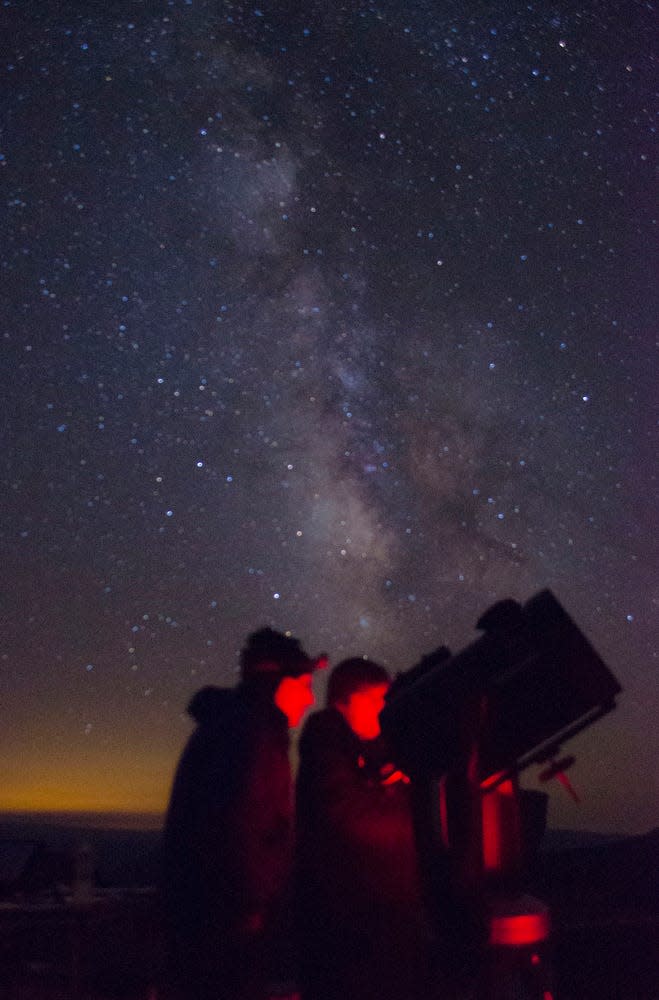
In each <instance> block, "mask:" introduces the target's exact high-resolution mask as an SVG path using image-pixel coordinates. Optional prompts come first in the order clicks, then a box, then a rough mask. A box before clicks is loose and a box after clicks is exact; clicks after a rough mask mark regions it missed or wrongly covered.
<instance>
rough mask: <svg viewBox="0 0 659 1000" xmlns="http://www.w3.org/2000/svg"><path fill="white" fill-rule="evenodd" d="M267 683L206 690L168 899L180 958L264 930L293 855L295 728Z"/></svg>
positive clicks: (176, 823)
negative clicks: (291, 755)
mask: <svg viewBox="0 0 659 1000" xmlns="http://www.w3.org/2000/svg"><path fill="white" fill-rule="evenodd" d="M270 694H271V692H269V691H264V690H263V689H262V688H261V687H260V686H259V685H249V684H241V685H239V686H238V687H237V688H235V689H223V688H216V687H206V688H203V689H202V690H201V691H198V692H197V694H195V695H194V697H193V698H192V701H191V702H190V705H189V706H188V712H189V714H190V715H191V716H192V718H193V719H194V720H195V722H196V723H197V728H196V729H195V731H194V732H193V733H192V735H191V737H190V739H189V741H188V743H187V746H186V747H185V750H184V751H183V754H182V756H181V760H180V762H179V765H178V768H177V771H176V775H175V778H174V783H173V788H172V794H171V798H170V802H169V808H168V812H167V817H166V821H165V831H164V838H163V883H162V890H163V891H162V897H163V905H164V918H165V922H166V925H167V930H168V932H169V938H170V945H171V946H173V948H174V951H175V952H177V953H178V959H177V961H179V962H183V963H185V962H186V956H189V955H191V954H193V953H194V955H195V956H196V958H195V961H198V960H199V956H200V955H201V956H202V960H203V956H204V954H209V953H212V952H213V951H214V950H215V949H217V948H218V947H219V945H220V944H222V943H224V944H226V941H227V940H230V939H236V940H237V939H239V938H240V937H241V936H242V937H249V936H250V935H254V934H257V933H258V932H260V931H262V930H263V929H264V927H265V926H266V925H267V921H268V918H269V914H270V913H271V911H272V910H273V908H274V907H275V906H276V904H277V902H278V899H279V897H280V895H281V893H282V892H283V889H284V886H285V885H286V883H287V880H288V877H289V873H290V866H291V851H292V826H293V823H292V802H291V775H290V766H289V761H288V740H289V737H288V724H287V720H286V717H285V715H284V714H283V713H282V712H281V711H280V710H279V709H278V708H277V707H276V706H275V705H274V704H273V702H272V699H271V696H270Z"/></svg>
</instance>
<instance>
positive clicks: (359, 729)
mask: <svg viewBox="0 0 659 1000" xmlns="http://www.w3.org/2000/svg"><path fill="white" fill-rule="evenodd" d="M390 686H391V678H390V677H389V674H388V673H387V671H386V670H385V668H384V667H383V666H381V665H380V664H379V663H375V662H374V661H373V660H367V659H364V658H363V657H353V658H352V659H349V660H342V662H341V663H339V664H337V666H336V667H335V668H334V670H333V671H332V673H331V674H330V678H329V681H328V684H327V704H328V705H329V706H330V707H332V708H336V709H337V710H338V711H339V712H340V713H341V715H342V716H343V718H344V719H345V720H346V722H347V723H348V725H349V726H350V728H351V729H352V731H353V732H354V733H355V735H356V736H359V738H360V739H362V740H374V739H375V738H376V737H377V736H379V735H380V719H379V716H380V712H381V711H382V709H383V708H384V699H385V695H386V693H387V691H388V690H389V688H390Z"/></svg>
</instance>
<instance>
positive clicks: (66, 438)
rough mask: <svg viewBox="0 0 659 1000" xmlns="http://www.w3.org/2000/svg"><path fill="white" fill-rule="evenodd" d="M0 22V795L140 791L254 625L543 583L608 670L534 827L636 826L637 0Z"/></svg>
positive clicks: (641, 706)
mask: <svg viewBox="0 0 659 1000" xmlns="http://www.w3.org/2000/svg"><path fill="white" fill-rule="evenodd" d="M302 9H304V13H301V10H302ZM0 18H1V21H2V39H3V41H2V43H1V48H2V54H1V56H0V73H1V77H2V79H1V84H0V93H1V94H2V97H1V102H2V133H1V137H0V179H1V180H2V186H3V201H4V204H5V205H6V206H7V208H6V210H5V217H6V218H7V220H8V224H9V227H8V228H7V227H6V226H5V227H4V228H5V232H6V235H5V238H4V240H3V242H2V248H1V251H0V254H1V263H2V289H3V294H2V302H3V307H2V311H3V321H2V338H3V339H2V355H3V357H2V399H3V410H4V416H3V430H4V433H3V442H4V446H3V456H2V458H3V461H2V473H3V496H4V501H3V508H4V512H3V516H2V521H1V524H0V543H1V553H2V565H3V570H4V572H3V577H4V583H5V598H4V610H3V613H2V617H3V620H4V624H3V627H2V633H1V646H2V648H1V655H2V660H1V664H0V665H1V674H0V694H1V709H0V712H1V716H2V724H1V732H2V735H1V736H0V741H1V746H2V752H1V753H0V761H1V763H0V788H2V793H1V795H0V808H15V809H18V808H20V809H25V808H27V809H30V808H44V807H50V808H60V809H63V808H89V809H92V808H126V809H136V810H140V809H153V810H157V809H161V808H163V806H164V804H165V801H166V796H167V793H168V788H169V784H170V780H171V775H172V770H173V767H174V765H175V762H176V758H177V756H178V753H179V751H180V749H181V746H182V744H183V742H184V740H185V738H186V735H187V733H188V731H189V726H188V722H187V721H186V717H185V715H184V709H185V705H186V703H187V700H188V698H189V696H190V695H191V694H192V692H193V691H194V690H195V689H196V688H197V687H199V686H201V685H203V684H207V683H232V682H233V680H234V678H235V668H236V664H237V652H238V650H239V648H240V646H241V645H242V642H243V640H244V638H245V636H246V634H247V633H248V632H249V631H251V630H252V629H254V628H256V627H258V626H260V625H263V624H270V625H272V626H274V627H277V628H281V629H291V630H292V631H293V632H294V633H295V634H296V635H298V636H299V637H300V638H301V640H302V641H303V643H304V644H305V646H306V647H307V648H308V649H309V650H310V652H313V653H317V652H320V651H321V650H326V651H327V652H328V653H329V655H330V657H331V659H332V660H333V661H334V662H336V661H337V660H338V659H340V658H341V657H343V656H346V655H356V654H362V653H364V654H368V655H370V656H372V657H375V658H379V659H381V660H382V661H383V662H384V663H385V664H386V665H387V666H388V667H389V668H390V669H391V671H392V672H395V671H396V670H400V669H404V668H407V667H409V666H411V665H412V664H413V663H414V662H415V661H416V660H417V659H418V657H419V656H420V655H421V654H423V653H427V652H429V651H430V650H432V649H434V648H435V647H436V646H438V645H439V644H440V643H446V644H448V645H449V646H451V647H452V648H453V649H454V650H456V651H457V650H458V649H460V648H462V647H463V646H465V645H467V644H468V643H469V642H470V641H472V639H473V638H474V636H475V633H474V626H475V622H476V619H477V618H478V617H479V616H480V614H481V613H482V612H483V611H484V610H485V608H486V607H487V606H488V605H489V604H491V603H492V602H493V601H495V600H497V599H500V598H503V597H515V598H517V599H520V600H525V599H527V598H529V597H530V596H531V595H532V594H533V593H535V592H536V591H538V590H540V589H542V588H545V587H549V588H551V589H552V590H553V591H554V593H555V594H556V596H557V597H558V599H559V600H560V601H561V602H562V603H563V605H564V606H565V608H566V609H567V610H568V612H569V613H570V614H571V615H572V617H573V618H574V619H575V620H576V621H577V623H578V624H579V626H580V627H581V628H582V630H583V631H584V632H585V633H586V635H587V636H588V637H589V639H590V640H591V641H592V643H593V644H594V645H595V647H596V648H597V649H598V651H599V652H600V654H601V655H602V656H603V657H604V659H605V660H606V662H607V663H608V665H609V666H610V668H611V669H612V670H613V672H614V673H615V674H616V676H617V677H618V679H619V680H620V682H621V684H622V685H623V687H624V692H623V694H622V696H621V698H620V701H619V707H618V709H617V710H616V712H615V713H614V714H613V715H611V716H609V717H608V718H607V719H605V720H603V721H601V722H599V723H597V725H596V726H594V727H592V728H591V729H589V730H588V731H587V732H586V733H584V734H583V735H582V736H581V737H580V738H579V739H578V740H574V741H573V742H572V743H571V744H570V749H571V750H573V751H575V752H576V753H577V757H578V761H577V765H576V767H575V769H574V771H573V773H572V779H573V782H574V783H575V785H576V786H577V788H578V789H579V791H580V793H581V795H582V797H583V800H584V801H583V803H582V805H581V807H579V808H577V807H575V806H574V805H573V804H572V803H571V802H570V801H569V800H567V799H566V797H565V796H564V795H563V793H562V791H561V790H560V789H559V788H557V790H556V791H554V792H553V795H552V806H551V822H552V824H553V825H559V826H570V827H574V828H587V829H595V830H607V831H621V832H623V831H627V832H644V831H645V830H647V829H649V828H650V827H652V826H654V825H656V824H657V819H658V814H657V801H659V796H657V789H656V777H655V776H656V773H657V764H658V762H659V761H658V758H659V740H658V738H657V730H658V728H659V727H657V723H656V720H657V718H659V684H658V681H657V662H656V637H657V631H656V625H655V622H656V613H657V609H656V605H657V595H658V592H657V586H656V567H657V556H656V547H655V534H656V532H655V530H653V529H654V521H655V517H654V515H655V513H656V491H655V482H656V481H655V474H654V472H655V464H656V454H657V436H656V424H655V417H656V412H655V410H654V399H655V397H656V389H655V378H654V364H653V362H654V337H653V336H652V334H651V323H653V321H654V320H655V318H656V312H657V310H656V306H657V300H656V292H655V284H656V281H655V279H656V273H655V272H656V260H657V256H656V250H657V242H656V225H655V221H656V220H655V218H653V212H654V210H655V205H656V194H657V188H656V185H655V178H654V166H655V148H656V147H655V128H654V125H653V120H654V112H655V110H656V107H655V105H654V104H653V95H652V89H653V84H656V79H657V77H656V73H655V71H654V69H655V68H654V64H653V58H652V51H653V49H655V50H656V40H657V39H656V24H657V21H656V9H655V4H654V3H642V2H635V0H630V2H628V3H625V4H621V3H619V2H616V3H613V2H597V0H592V2H589V3H577V4H575V3H574V2H573V0H570V2H569V3H567V2H560V3H541V2H539V0H538V2H532V3H518V2H509V0H507V2H483V3H479V2H470V3H468V4H467V3H463V2H457V0H456V2H439V0H434V2H430V0H425V2H423V0H416V2H402V0H397V2H394V0H382V2H378V3H369V2H358V0H349V2H347V3H344V4H338V5H335V4H329V3H326V2H323V3H319V2H312V3H306V4H300V3H286V2H282V0H276V2H274V0H273V2H270V0H263V2H260V0H259V2H258V3H257V5H256V6H252V5H251V4H245V5H241V4H233V3H211V2H207V0H144V2H133V3H109V4H105V5H104V4H100V3H81V2H73V0H71V2H66V0H62V2H57V0H51V2H48V3H44V2H18V0H16V2H13V0H4V2H3V4H2V9H1V11H0ZM653 265H654V266H653ZM534 780H535V779H534V778H533V776H532V775H529V776H528V781H529V783H531V784H532V785H533V783H534Z"/></svg>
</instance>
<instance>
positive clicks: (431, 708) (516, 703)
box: [380, 590, 621, 1000]
mask: <svg viewBox="0 0 659 1000" xmlns="http://www.w3.org/2000/svg"><path fill="white" fill-rule="evenodd" d="M477 628H478V629H480V630H481V631H482V633H483V634H482V635H481V636H480V638H478V639H476V641H475V642H473V643H471V645H469V646H467V647H466V648H465V649H463V650H462V651H461V652H459V653H457V654H456V655H454V656H453V655H451V653H450V651H449V650H448V649H447V648H446V647H444V646H442V647H440V648H439V649H436V650H435V651H434V652H432V653H430V654H429V655H427V656H425V657H423V659H422V660H421V661H420V662H419V663H418V664H417V665H416V666H414V667H412V668H411V669H410V670H408V671H406V672H405V673H402V674H400V675H399V676H398V677H397V678H396V680H395V681H394V683H393V684H392V686H391V688H390V690H389V692H388V695H387V700H386V703H385V707H384V709H383V710H382V712H381V713H380V724H381V728H382V732H383V734H384V737H385V739H386V741H387V744H388V746H389V749H390V750H391V751H392V756H393V758H394V760H395V762H396V764H397V766H398V767H399V768H401V769H402V770H403V771H405V772H406V773H407V774H408V775H409V778H410V782H411V792H412V806H413V813H414V825H415V835H416V841H417V852H418V856H419V863H420V867H421V876H422V880H423V881H424V883H425V886H426V889H425V896H426V900H427V904H428V909H429V912H430V914H431V916H432V917H433V920H434V922H435V923H436V925H437V927H438V928H439V930H440V940H443V942H444V952H445V954H446V955H450V956H452V961H453V962H457V963H459V962H462V965H463V970H464V972H465V974H467V975H468V976H471V975H472V970H473V969H476V970H478V971H477V980H478V985H477V993H476V996H477V997H478V1000H510V998H512V997H514V998H515V1000H517V998H520V1000H553V997H554V992H553V972H552V968H551V961H550V960H549V958H548V955H549V951H548V940H549V938H550V915H549V909H548V907H547V906H546V905H545V904H544V903H543V902H542V901H541V900H538V899H536V898H535V897H533V896H531V895H529V894H528V891H527V887H526V886H525V884H524V882H525V879H526V877H527V873H526V869H527V866H528V862H529V859H530V858H532V857H533V854H534V848H535V847H537V846H538V844H539V841H540V839H541V836H542V832H543V830H544V822H545V820H544V811H545V809H546V800H547V796H546V795H544V794H542V793H539V792H523V791H522V790H521V789H520V787H519V774H520V773H521V771H523V770H524V768H526V767H528V766H529V765H530V764H532V763H539V764H546V762H549V766H546V767H545V768H544V771H543V773H542V774H541V775H540V779H541V780H547V779H548V778H550V777H554V776H557V777H559V778H560V779H562V782H563V783H564V784H565V785H566V787H567V788H568V789H569V790H571V786H570V784H569V781H568V780H567V779H566V778H565V775H564V774H563V770H564V769H565V767H567V766H569V765H570V764H571V763H572V762H573V758H572V757H569V758H566V759H565V760H556V756H557V754H558V752H559V750H560V748H561V745H562V744H563V743H564V742H565V741H566V740H568V739H570V738H572V737H573V736H575V735H576V734H577V733H579V732H581V731H582V730H584V729H586V728H587V727H589V726H591V725H592V724H593V723H594V722H596V721H597V720H598V719H600V718H602V717H603V716H604V715H606V714H607V713H608V712H610V711H612V710H613V709H614V708H615V700H616V696H617V695H618V694H619V693H620V691H621V687H620V685H619V684H618V682H617V680H616V678H615V677H614V676H613V674H612V673H611V671H610V670H609V669H608V667H607V666H606V664H605V663H604V661H603V660H602V659H601V657H600V656H599V655H598V654H597V652H596V651H595V649H594V648H593V647H592V645H591V644H590V642H589V641H588V640H587V639H586V637H585V636H584V635H583V633H582V632H581V631H580V630H579V628H578V627H577V626H576V624H575V623H574V622H573V621H572V619H571V618H570V616H569V615H568V614H567V612H566V611H565V609H564V608H563V607H562V606H561V604H560V603H559V602H558V601H557V599H556V598H555V597H554V595H553V594H552V593H551V591H549V590H543V591H540V592H539V593H538V594H536V595H535V596H534V597H532V598H531V599H530V600H529V601H527V602H526V603H525V604H520V603H518V602H517V601H513V600H504V601H499V602H498V603H496V604H494V605H492V607H490V608H489V609H488V610H487V611H486V612H485V613H484V614H483V615H482V616H481V618H480V619H479V621H478V623H477ZM538 805H540V821H538V815H537V814H538ZM456 968H457V965H456ZM460 974H463V972H462V971H460Z"/></svg>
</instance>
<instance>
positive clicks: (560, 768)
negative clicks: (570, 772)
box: [538, 757, 581, 802]
mask: <svg viewBox="0 0 659 1000" xmlns="http://www.w3.org/2000/svg"><path fill="white" fill-rule="evenodd" d="M575 759H576V758H575V757H562V758H561V759H560V760H552V762H551V764H550V765H549V767H546V768H545V769H544V770H543V771H541V772H540V774H539V775H538V777H539V778H540V781H551V779H552V778H557V779H558V781H560V783H561V785H562V786H563V788H564V789H565V791H566V792H567V793H568V795H569V796H570V798H572V799H574V801H575V802H580V801H581V799H580V798H579V796H578V795H577V792H576V791H575V789H574V785H573V784H572V782H571V781H570V779H569V778H568V776H567V774H566V773H565V772H566V771H567V769H568V767H572V765H573V764H574V762H575Z"/></svg>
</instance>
